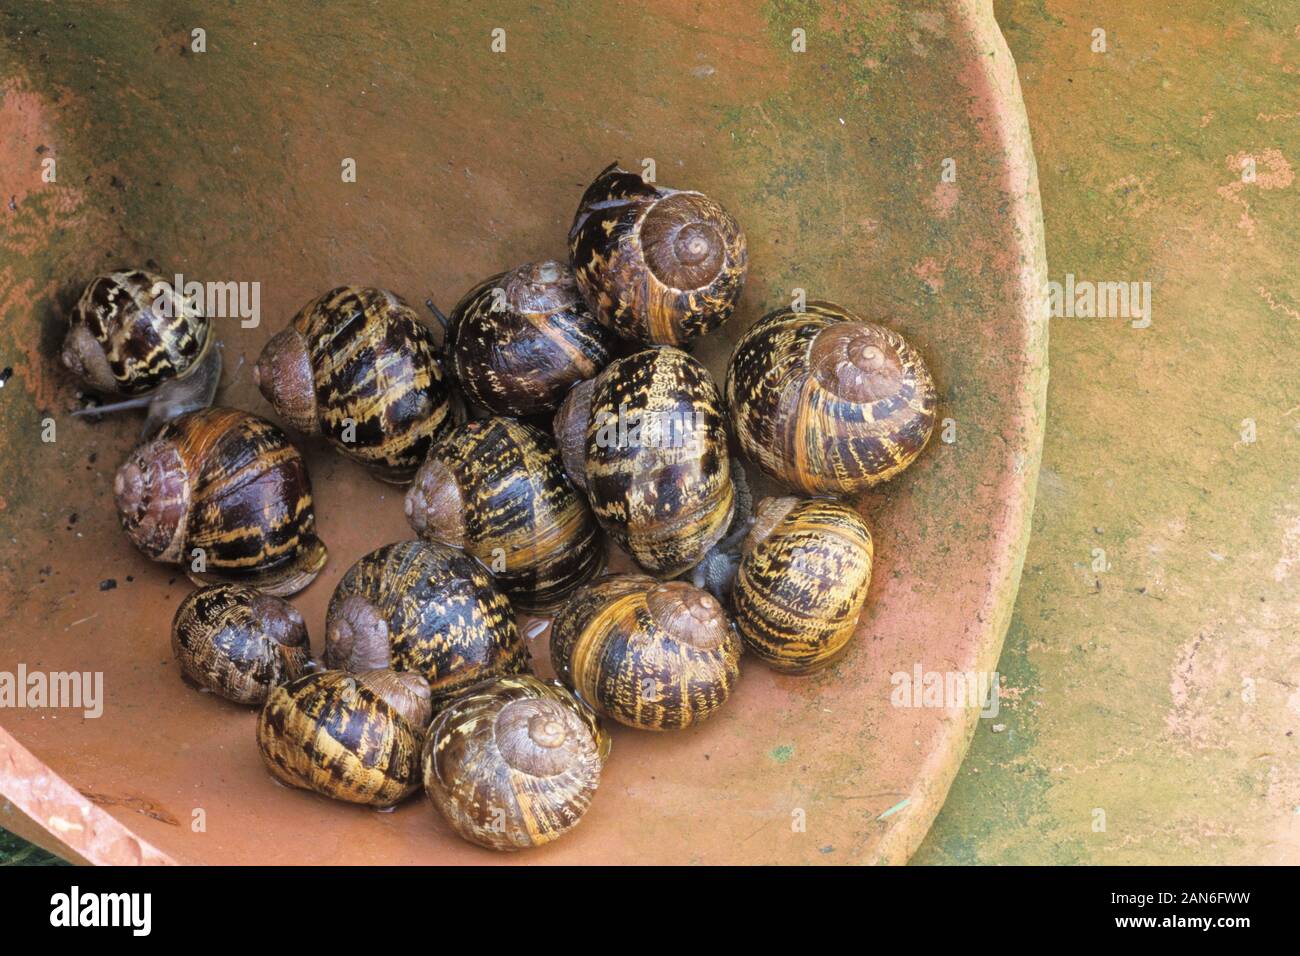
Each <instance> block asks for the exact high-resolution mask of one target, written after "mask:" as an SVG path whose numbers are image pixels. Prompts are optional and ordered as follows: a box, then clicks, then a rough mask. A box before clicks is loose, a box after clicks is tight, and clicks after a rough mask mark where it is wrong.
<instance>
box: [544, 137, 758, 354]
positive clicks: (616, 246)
mask: <svg viewBox="0 0 1300 956" xmlns="http://www.w3.org/2000/svg"><path fill="white" fill-rule="evenodd" d="M569 258H570V261H571V262H572V263H573V270H574V273H575V274H576V276H577V280H578V288H579V289H581V290H582V294H583V296H585V297H586V299H587V302H588V303H589V304H590V305H591V308H592V310H593V311H594V312H595V313H596V317H597V318H598V319H600V321H601V322H603V323H605V324H606V325H608V326H609V327H610V328H612V329H613V330H614V331H616V332H617V333H618V334H619V335H621V336H623V337H624V338H629V339H636V340H638V341H641V342H646V343H655V344H660V345H682V344H684V343H685V342H688V341H689V340H691V339H693V338H696V337H698V336H701V335H704V334H705V333H706V332H710V331H712V330H713V329H716V328H718V327H719V326H721V325H722V324H723V323H724V322H726V321H727V319H728V318H729V317H730V316H731V313H732V311H733V310H734V309H735V307H736V300H737V299H739V298H740V291H741V288H742V287H743V285H744V282H745V270H746V269H747V267H748V261H749V260H748V253H747V250H746V246H745V234H744V233H743V232H742V231H741V229H740V226H739V225H738V224H737V223H736V220H735V219H733V218H732V217H731V216H730V215H729V214H728V213H727V211H726V210H725V209H723V208H722V207H721V206H720V205H718V203H716V202H714V201H713V200H712V199H710V198H709V197H708V196H705V195H704V194H703V193H698V192H692V191H689V190H678V189H667V188H664V187H660V186H656V185H654V184H652V183H647V182H645V180H643V179H642V178H641V177H640V176H638V175H636V174H635V173H629V172H628V171H627V170H624V169H620V168H619V167H618V164H617V163H614V164H611V165H610V166H608V167H606V168H605V170H604V171H603V172H601V174H600V175H599V176H598V177H596V181H595V182H593V183H592V184H591V185H590V186H588V187H587V191H586V192H585V193H584V194H583V197H582V201H581V202H580V203H579V205H578V212H577V214H576V215H575V217H574V220H573V227H572V228H571V229H570V230H569Z"/></svg>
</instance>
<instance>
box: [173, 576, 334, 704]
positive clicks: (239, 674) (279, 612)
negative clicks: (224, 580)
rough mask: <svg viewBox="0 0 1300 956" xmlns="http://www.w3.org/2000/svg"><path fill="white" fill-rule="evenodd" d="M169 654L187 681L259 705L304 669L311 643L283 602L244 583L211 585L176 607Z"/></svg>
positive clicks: (298, 616)
mask: <svg viewBox="0 0 1300 956" xmlns="http://www.w3.org/2000/svg"><path fill="white" fill-rule="evenodd" d="M172 653H173V654H174V655H175V657H176V660H177V661H178V662H179V663H180V666H181V673H182V674H184V675H185V677H186V678H188V679H189V680H190V681H192V682H193V683H195V684H197V685H199V686H200V687H203V688H206V689H207V690H210V691H212V692H214V693H216V694H220V695H221V696H222V697H224V698H226V699H227V700H233V701H234V702H235V703H237V704H260V703H262V702H263V701H265V700H266V697H267V694H269V693H270V692H271V690H272V688H275V687H278V686H279V685H280V684H283V683H285V682H286V681H290V680H293V679H295V678H297V677H301V676H302V675H303V673H305V671H306V668H307V665H308V662H309V661H310V659H311V646H310V644H309V642H308V640H307V627H306V625H305V624H304V623H303V620H302V615H301V614H299V613H298V610H297V608H295V607H294V606H293V605H292V604H290V603H289V602H288V601H285V600H284V599H282V598H278V597H275V596H274V595H270V594H265V593H263V592H261V591H259V590H257V589H256V588H251V587H248V586H247V585H244V584H212V585H209V586H208V587H203V588H199V589H198V590H197V591H192V592H190V593H189V594H188V595H186V597H185V600H183V601H181V606H180V607H179V608H177V609H176V616H175V617H174V618H173V619H172Z"/></svg>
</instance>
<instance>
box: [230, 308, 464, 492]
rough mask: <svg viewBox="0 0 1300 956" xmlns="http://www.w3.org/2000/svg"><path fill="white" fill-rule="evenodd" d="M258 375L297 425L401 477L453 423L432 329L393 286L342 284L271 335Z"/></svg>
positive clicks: (379, 472) (381, 473) (382, 474)
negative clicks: (421, 321)
mask: <svg viewBox="0 0 1300 956" xmlns="http://www.w3.org/2000/svg"><path fill="white" fill-rule="evenodd" d="M254 378H255V379H256V381H257V385H258V388H260V389H261V391H262V394H263V395H264V396H265V397H266V400H267V401H268V402H270V403H271V405H272V406H273V407H274V408H275V410H276V412H277V413H278V414H279V415H280V416H281V417H282V418H284V420H285V421H286V422H288V424H289V425H290V426H292V427H293V428H294V429H296V430H298V431H300V432H302V433H304V434H307V435H324V436H325V438H326V439H327V440H328V441H329V442H330V444H332V445H333V446H334V447H335V448H336V449H338V450H339V451H340V452H342V453H343V454H344V455H347V456H348V457H349V458H352V459H354V460H356V461H358V462H360V463H361V464H363V465H365V466H366V467H368V468H370V469H371V470H372V471H373V472H374V474H375V475H376V476H377V477H379V478H382V479H384V480H386V481H392V482H396V483H405V482H407V481H409V480H410V479H411V476H412V475H413V474H415V470H416V469H417V468H419V467H420V462H422V461H423V460H424V456H425V454H426V453H427V452H428V450H429V446H430V445H431V444H432V443H433V442H434V440H435V439H437V438H439V437H441V436H442V435H444V434H446V432H447V431H449V430H450V429H451V427H452V425H453V424H454V421H453V417H452V409H451V405H450V402H449V394H448V390H447V383H446V381H445V380H444V376H443V369H442V360H441V357H440V354H439V351H438V346H437V343H436V342H435V341H434V338H433V333H431V332H430V331H429V330H428V328H426V327H425V326H424V325H423V324H421V323H420V321H419V319H418V318H417V317H416V314H415V312H414V311H413V310H412V309H411V307H410V306H409V305H407V304H406V303H405V302H403V301H402V300H401V298H399V297H398V296H396V295H394V294H393V293H392V292H388V291H385V290H383V289H370V288H361V287H355V286H343V287H340V288H337V289H333V290H331V291H329V292H326V293H325V294H324V295H322V296H320V297H319V298H317V299H313V300H312V301H311V302H309V303H307V305H305V306H303V308H302V310H301V311H300V312H299V313H298V315H297V316H296V317H295V318H294V320H293V322H292V324H291V325H290V326H289V328H287V329H285V330H284V331H282V332H280V333H279V334H278V335H276V336H275V337H273V338H272V339H271V340H270V341H269V342H267V344H266V348H264V349H263V350H262V355H261V357H260V358H259V359H258V361H257V367H256V369H255V370H254Z"/></svg>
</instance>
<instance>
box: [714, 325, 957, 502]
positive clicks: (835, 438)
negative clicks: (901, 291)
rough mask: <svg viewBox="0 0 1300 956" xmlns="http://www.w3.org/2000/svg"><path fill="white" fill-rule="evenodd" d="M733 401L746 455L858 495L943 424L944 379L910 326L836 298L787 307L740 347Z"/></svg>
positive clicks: (909, 457) (788, 476)
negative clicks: (937, 377) (884, 320)
mask: <svg viewBox="0 0 1300 956" xmlns="http://www.w3.org/2000/svg"><path fill="white" fill-rule="evenodd" d="M726 393H727V405H728V407H729V408H730V410H731V420H732V425H733V427H734V428H735V432H736V438H737V439H738V440H739V442H740V445H741V447H742V448H743V449H744V452H745V454H746V455H747V456H748V457H749V458H751V459H752V460H753V461H755V462H756V463H757V464H758V465H759V467H761V468H762V469H763V471H765V472H766V473H767V474H768V475H770V476H771V477H773V478H775V479H776V480H777V481H780V482H783V483H784V484H786V485H788V486H790V487H792V488H795V489H797V490H799V491H803V492H805V493H807V494H833V495H838V494H853V493H856V492H859V491H862V490H864V489H866V488H869V487H870V486H872V485H874V484H877V483H879V482H881V481H885V480H886V479H888V478H892V477H893V476H894V475H896V474H898V473H899V472H900V471H902V470H903V469H904V468H906V467H907V466H908V465H910V464H911V463H912V462H913V461H915V460H916V457H917V456H918V455H919V454H920V453H921V450H922V449H923V448H925V445H926V442H928V441H929V440H930V432H931V431H932V430H933V428H934V417H935V404H936V400H935V388H934V380H933V379H932V378H931V377H930V372H929V370H928V369H927V368H926V367H925V362H924V360H922V358H921V356H920V354H919V353H918V352H917V351H916V349H914V348H913V347H912V346H911V345H909V344H908V343H907V341H905V340H904V339H903V337H902V336H901V335H899V334H898V333H897V332H894V331H892V330H890V329H887V328H885V327H884V326H882V325H876V324H874V323H871V322H867V321H865V320H863V319H861V318H858V317H857V316H856V315H854V314H853V313H851V312H849V311H847V310H846V309H842V308H840V307H839V306H837V305H834V304H832V303H829V302H809V303H808V305H807V308H806V310H805V311H803V312H796V311H794V310H793V309H788V308H787V309H778V310H776V311H775V312H771V313H769V314H768V315H767V316H765V317H764V318H762V319H760V320H759V321H758V322H756V323H755V324H754V325H753V326H751V327H750V329H749V331H747V332H746V333H745V334H744V335H743V336H741V338H740V341H739V342H738V343H737V344H736V349H735V351H734V352H733V353H732V356H731V364H730V365H729V366H728V368H727V380H726Z"/></svg>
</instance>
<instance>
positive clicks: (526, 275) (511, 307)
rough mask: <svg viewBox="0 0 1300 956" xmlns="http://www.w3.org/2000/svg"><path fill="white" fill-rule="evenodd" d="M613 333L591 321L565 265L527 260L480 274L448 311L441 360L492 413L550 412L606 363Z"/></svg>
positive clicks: (523, 413)
mask: <svg viewBox="0 0 1300 956" xmlns="http://www.w3.org/2000/svg"><path fill="white" fill-rule="evenodd" d="M616 339H617V337H616V336H615V335H614V333H613V332H611V331H610V330H609V329H607V328H606V327H605V326H603V325H601V324H600V323H599V322H597V321H596V319H595V317H594V316H593V315H592V314H591V310H590V309H588V308H587V304H586V302H584V301H583V299H582V296H581V295H580V294H579V292H578V286H577V283H576V282H575V281H574V278H573V270H572V269H570V268H569V267H568V266H567V265H565V264H563V263H560V262H555V261H546V262H531V263H527V264H525V265H522V266H520V267H519V268H517V269H513V270H511V271H510V272H503V273H500V274H499V275H494V276H492V277H491V278H489V279H485V280H483V281H482V282H480V283H479V284H478V285H476V286H475V287H474V288H473V289H471V290H470V291H469V292H468V293H467V294H466V295H465V297H464V298H463V299H461V300H460V302H459V304H457V306H456V308H455V309H453V310H452V313H451V318H450V319H449V326H448V330H447V356H448V363H449V366H450V369H451V372H452V374H453V376H455V378H456V381H457V382H459V383H460V386H461V388H463V389H464V390H465V394H466V395H468V396H469V397H470V398H471V399H472V400H473V401H475V402H477V403H478V404H479V405H481V406H483V407H484V408H487V409H489V410H490V411H493V412H495V413H497V414H498V415H513V416H515V417H523V416H526V415H536V414H543V413H545V414H551V413H553V412H554V411H555V409H556V407H557V406H558V405H559V404H560V400H561V399H562V398H563V397H564V393H565V392H566V391H568V389H569V387H570V386H572V385H573V384H574V383H575V382H578V381H581V380H583V379H587V378H591V377H592V376H593V375H595V374H596V373H597V372H599V371H600V370H601V369H602V368H604V367H605V366H606V365H607V364H609V360H610V357H611V353H612V350H613V348H614V345H615V342H616Z"/></svg>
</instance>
